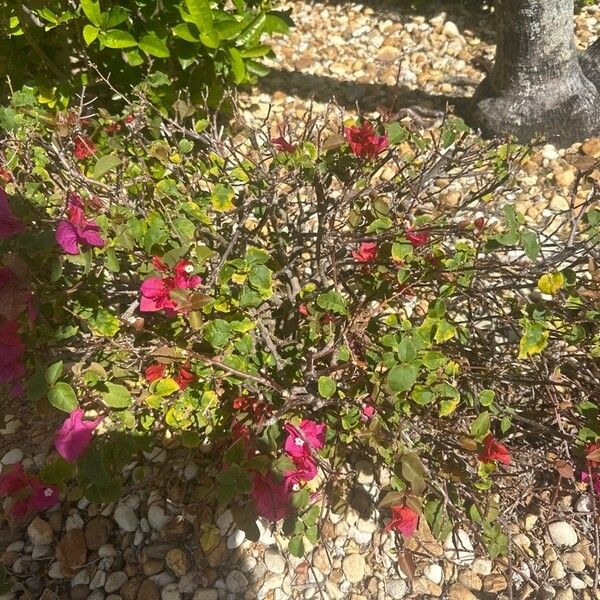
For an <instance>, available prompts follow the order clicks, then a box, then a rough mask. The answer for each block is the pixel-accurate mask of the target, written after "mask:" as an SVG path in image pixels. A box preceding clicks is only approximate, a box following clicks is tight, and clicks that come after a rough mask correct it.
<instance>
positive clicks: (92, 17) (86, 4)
mask: <svg viewBox="0 0 600 600" xmlns="http://www.w3.org/2000/svg"><path fill="white" fill-rule="evenodd" d="M79 4H80V5H81V8H82V10H83V12H84V14H85V16H86V17H87V18H88V20H89V21H90V22H91V23H93V24H94V25H95V26H96V27H100V26H101V24H102V13H101V12H100V3H99V2H96V0H80V2H79Z"/></svg>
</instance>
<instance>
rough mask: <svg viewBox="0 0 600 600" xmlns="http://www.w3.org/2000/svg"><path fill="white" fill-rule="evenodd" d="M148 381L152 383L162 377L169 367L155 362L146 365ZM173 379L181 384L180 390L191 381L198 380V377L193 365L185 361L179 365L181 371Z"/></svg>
mask: <svg viewBox="0 0 600 600" xmlns="http://www.w3.org/2000/svg"><path fill="white" fill-rule="evenodd" d="M144 373H145V375H146V381H147V382H148V383H152V382H153V381H156V380H157V379H162V378H163V377H164V376H165V375H166V374H167V367H166V365H163V364H161V363H154V364H153V365H150V366H148V367H146V370H145V372H144ZM173 379H174V380H175V381H176V382H177V385H179V389H180V390H185V388H187V387H188V386H189V385H190V384H191V383H193V382H194V381H196V379H197V377H196V375H194V373H192V371H191V365H190V364H189V363H184V364H183V365H181V367H179V371H178V373H177V375H175V377H173Z"/></svg>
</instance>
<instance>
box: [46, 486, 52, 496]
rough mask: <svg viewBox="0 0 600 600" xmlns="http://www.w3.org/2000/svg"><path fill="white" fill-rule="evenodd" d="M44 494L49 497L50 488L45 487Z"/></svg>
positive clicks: (50, 494)
mask: <svg viewBox="0 0 600 600" xmlns="http://www.w3.org/2000/svg"><path fill="white" fill-rule="evenodd" d="M44 496H46V498H50V496H52V488H49V487H48V488H46V489H45V490H44Z"/></svg>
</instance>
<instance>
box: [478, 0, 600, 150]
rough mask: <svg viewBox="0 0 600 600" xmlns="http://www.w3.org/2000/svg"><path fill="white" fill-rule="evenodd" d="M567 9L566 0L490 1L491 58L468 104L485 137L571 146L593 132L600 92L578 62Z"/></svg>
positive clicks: (570, 6) (598, 125)
mask: <svg viewBox="0 0 600 600" xmlns="http://www.w3.org/2000/svg"><path fill="white" fill-rule="evenodd" d="M573 12H574V3H573V0H496V19H497V32H498V38H497V44H498V47H497V52H496V62H495V65H494V68H493V70H492V72H491V73H490V75H489V76H488V77H487V78H486V79H485V80H484V81H483V82H482V84H481V85H480V86H479V88H478V89H477V91H476V92H475V96H474V98H473V101H472V107H471V120H472V122H473V124H474V125H475V126H476V127H479V128H480V129H481V132H482V133H483V134H484V135H488V136H493V135H506V134H512V135H515V136H516V137H517V139H518V140H519V141H521V142H527V141H530V140H531V139H533V138H536V137H543V138H545V139H547V140H548V141H551V142H553V143H558V144H571V143H573V142H575V141H580V140H582V139H585V138H586V137H590V136H591V135H594V134H595V133H597V132H598V131H599V130H600V93H599V92H598V89H597V88H596V86H595V85H594V84H593V83H592V82H591V81H590V80H589V79H588V78H587V77H586V76H585V74H584V71H583V70H582V66H581V64H580V60H579V58H580V57H579V54H578V52H577V49H576V48H575V34H574V24H573ZM597 49H598V58H599V60H600V45H599V46H598V48H597ZM589 60H592V59H591V53H590V58H589ZM582 63H583V61H582ZM589 69H590V70H592V67H591V65H590V67H589ZM586 70H587V69H586Z"/></svg>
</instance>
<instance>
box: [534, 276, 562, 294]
mask: <svg viewBox="0 0 600 600" xmlns="http://www.w3.org/2000/svg"><path fill="white" fill-rule="evenodd" d="M564 285H565V278H564V276H563V274H562V273H546V274H545V275H542V276H541V277H540V279H539V281H538V288H539V289H540V291H541V292H542V293H543V294H548V295H550V296H554V294H556V292H558V290H560V289H561V288H562V287H563V286H564Z"/></svg>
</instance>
